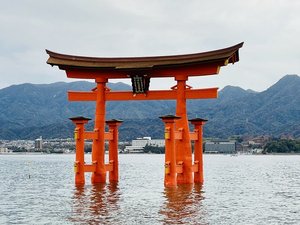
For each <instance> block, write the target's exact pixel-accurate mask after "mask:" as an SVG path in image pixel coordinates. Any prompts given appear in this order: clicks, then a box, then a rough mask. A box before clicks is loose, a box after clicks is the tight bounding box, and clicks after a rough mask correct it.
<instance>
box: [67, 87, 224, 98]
mask: <svg viewBox="0 0 300 225" xmlns="http://www.w3.org/2000/svg"><path fill="white" fill-rule="evenodd" d="M185 95H186V99H206V98H217V97H218V88H206V89H186V90H185ZM68 99H69V101H96V99H97V92H92V91H91V92H82V91H80V92H79V91H69V92H68ZM105 99H106V101H135V100H136V101H139V100H143V101H145V100H176V99H177V91H176V90H167V91H164V90H160V91H148V92H147V93H146V94H136V95H135V94H133V93H132V92H131V91H107V92H106V93H105Z"/></svg>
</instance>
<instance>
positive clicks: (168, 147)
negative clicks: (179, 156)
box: [160, 115, 180, 187]
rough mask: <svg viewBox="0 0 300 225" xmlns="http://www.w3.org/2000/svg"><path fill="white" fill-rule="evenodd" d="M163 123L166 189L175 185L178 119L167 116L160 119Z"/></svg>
mask: <svg viewBox="0 0 300 225" xmlns="http://www.w3.org/2000/svg"><path fill="white" fill-rule="evenodd" d="M160 118H161V119H162V120H163V122H164V123H165V180H164V184H165V186H166V187H172V186H176V185H177V178H176V177H177V176H176V175H177V172H176V152H175V120H178V119H180V117H177V116H173V115H167V116H162V117H160Z"/></svg>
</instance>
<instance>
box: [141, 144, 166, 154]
mask: <svg viewBox="0 0 300 225" xmlns="http://www.w3.org/2000/svg"><path fill="white" fill-rule="evenodd" d="M144 152H145V153H155V154H164V153H165V147H157V146H152V145H146V146H145V147H144Z"/></svg>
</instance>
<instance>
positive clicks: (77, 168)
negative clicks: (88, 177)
mask: <svg viewBox="0 0 300 225" xmlns="http://www.w3.org/2000/svg"><path fill="white" fill-rule="evenodd" d="M79 164H80V162H79V161H75V162H74V173H79Z"/></svg>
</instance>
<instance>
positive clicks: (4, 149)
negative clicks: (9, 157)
mask: <svg viewBox="0 0 300 225" xmlns="http://www.w3.org/2000/svg"><path fill="white" fill-rule="evenodd" d="M8 153H12V150H9V149H8V148H2V147H1V148H0V154H8Z"/></svg>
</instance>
